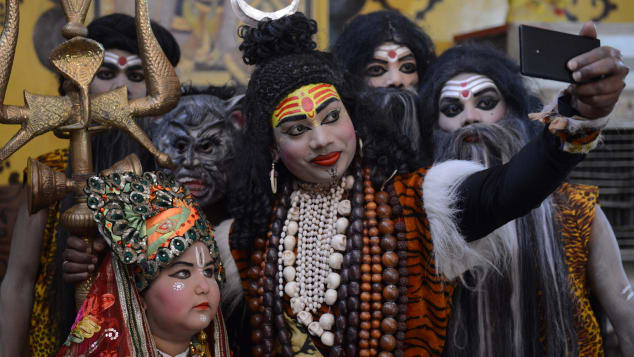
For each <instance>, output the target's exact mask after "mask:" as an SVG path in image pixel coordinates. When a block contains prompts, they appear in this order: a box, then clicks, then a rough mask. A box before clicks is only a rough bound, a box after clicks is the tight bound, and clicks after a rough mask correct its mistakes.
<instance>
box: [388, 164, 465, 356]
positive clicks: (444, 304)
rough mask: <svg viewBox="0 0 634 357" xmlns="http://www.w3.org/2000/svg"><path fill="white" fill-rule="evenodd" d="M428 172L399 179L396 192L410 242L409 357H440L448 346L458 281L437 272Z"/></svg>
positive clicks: (406, 342) (407, 348)
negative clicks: (426, 194) (427, 207)
mask: <svg viewBox="0 0 634 357" xmlns="http://www.w3.org/2000/svg"><path fill="white" fill-rule="evenodd" d="M426 173H427V170H426V169H419V170H417V171H416V172H414V173H412V174H408V175H403V176H397V177H396V178H395V179H394V180H395V181H394V189H395V190H396V193H397V194H398V196H399V199H400V201H401V206H402V207H403V218H402V219H403V220H404V222H405V234H406V239H407V249H408V256H407V269H408V287H407V295H408V304H407V322H406V323H407V332H406V334H405V351H404V352H405V353H404V355H405V356H407V357H410V356H411V357H414V356H423V357H426V356H440V355H441V354H442V351H443V348H444V346H445V340H446V331H447V325H448V324H449V317H450V315H451V300H452V298H453V290H454V287H455V282H454V281H451V282H450V281H446V280H444V279H442V278H441V277H440V275H439V274H438V273H437V271H436V269H435V261H434V258H433V254H432V253H433V244H432V239H431V233H430V230H429V222H428V221H427V216H426V215H425V211H424V210H423V199H422V197H423V180H424V177H425V174H426Z"/></svg>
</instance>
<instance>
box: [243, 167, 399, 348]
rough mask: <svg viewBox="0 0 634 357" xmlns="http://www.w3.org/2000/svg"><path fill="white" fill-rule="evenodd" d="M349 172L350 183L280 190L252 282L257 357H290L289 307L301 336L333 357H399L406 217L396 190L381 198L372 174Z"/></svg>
mask: <svg viewBox="0 0 634 357" xmlns="http://www.w3.org/2000/svg"><path fill="white" fill-rule="evenodd" d="M353 165H354V166H353V175H354V176H347V177H344V178H341V179H336V181H334V183H331V184H329V185H314V184H311V185H308V184H295V185H291V184H287V185H283V187H282V190H281V191H282V192H281V193H280V196H279V199H278V201H277V203H276V207H275V208H274V210H273V212H274V214H273V217H272V223H271V226H270V230H269V233H268V236H267V237H266V238H265V237H258V238H256V239H255V240H254V249H253V252H252V253H251V257H250V263H251V265H250V267H249V269H248V270H247V272H246V275H247V277H248V282H247V289H246V293H247V302H248V306H249V309H250V311H251V313H252V315H251V317H250V324H251V326H252V328H253V331H252V333H251V342H252V343H253V345H252V348H251V350H252V354H253V356H255V357H268V356H271V357H272V356H273V355H274V354H279V355H282V356H287V357H290V356H293V355H294V351H293V347H292V342H291V339H292V334H291V331H290V330H289V328H288V326H287V323H286V320H287V317H286V316H285V315H287V312H288V310H287V309H286V308H285V307H284V306H285V299H284V298H285V297H287V298H288V303H289V305H290V315H293V316H294V318H295V319H296V320H297V322H298V326H299V327H300V328H305V329H306V330H307V333H308V334H310V335H312V336H314V337H316V338H317V339H319V340H320V341H321V344H322V345H324V346H326V347H330V348H329V355H330V356H333V357H336V356H357V355H360V356H364V357H365V356H368V357H371V356H377V355H381V356H386V357H392V356H393V357H398V356H402V354H403V350H404V339H405V331H406V329H407V326H406V323H405V321H406V319H407V302H408V299H407V284H408V279H407V275H408V271H407V270H408V269H407V239H406V235H405V223H404V221H403V218H402V208H401V206H400V201H399V197H398V195H397V194H396V192H395V188H394V185H393V184H389V185H387V186H386V184H384V185H383V186H386V187H385V189H384V187H381V189H380V190H379V191H378V192H375V189H374V188H373V185H372V182H371V180H370V169H368V168H365V169H362V168H361V166H360V164H359V162H354V163H353ZM388 181H389V179H388ZM386 183H387V182H386ZM320 312H323V313H322V314H321V316H319V315H318V314H319V313H320ZM277 343H279V347H280V348H281V350H278V351H277V352H274V351H275V345H276V344H277Z"/></svg>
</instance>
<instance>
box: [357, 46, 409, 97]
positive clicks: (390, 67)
mask: <svg viewBox="0 0 634 357" xmlns="http://www.w3.org/2000/svg"><path fill="white" fill-rule="evenodd" d="M364 77H365V79H366V80H367V82H368V85H370V86H371V87H396V88H407V89H413V88H414V87H415V86H416V85H417V84H418V66H417V64H416V58H415V57H414V54H413V53H412V51H411V50H410V49H409V48H408V47H407V46H403V45H400V44H397V43H394V42H384V43H382V44H381V45H379V46H378V47H376V48H375V50H374V55H373V57H372V59H371V60H370V62H369V63H368V64H367V66H366V68H365V76H364Z"/></svg>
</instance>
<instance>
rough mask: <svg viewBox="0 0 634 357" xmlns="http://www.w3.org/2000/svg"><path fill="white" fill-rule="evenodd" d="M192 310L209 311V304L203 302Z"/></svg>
mask: <svg viewBox="0 0 634 357" xmlns="http://www.w3.org/2000/svg"><path fill="white" fill-rule="evenodd" d="M194 309H196V310H207V309H209V303H207V302H203V303H201V304H198V305H196V306H194Z"/></svg>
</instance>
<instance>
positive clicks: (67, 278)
mask: <svg viewBox="0 0 634 357" xmlns="http://www.w3.org/2000/svg"><path fill="white" fill-rule="evenodd" d="M63 278H64V282H66V283H67V284H77V283H83V282H84V281H86V279H88V273H77V274H64V276H63Z"/></svg>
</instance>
